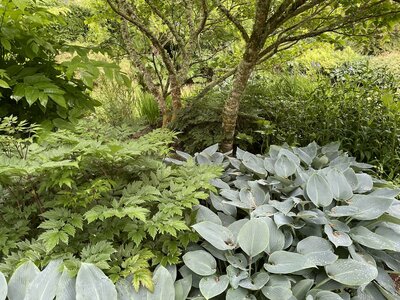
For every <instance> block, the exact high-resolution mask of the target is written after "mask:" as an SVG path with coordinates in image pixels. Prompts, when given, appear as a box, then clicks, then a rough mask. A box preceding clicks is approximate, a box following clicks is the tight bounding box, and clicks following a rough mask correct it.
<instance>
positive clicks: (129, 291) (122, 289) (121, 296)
mask: <svg viewBox="0 0 400 300" xmlns="http://www.w3.org/2000/svg"><path fill="white" fill-rule="evenodd" d="M129 279H130V280H129ZM115 288H116V289H117V299H118V300H147V290H146V289H145V288H144V287H142V286H141V287H140V288H139V291H137V292H136V291H135V289H134V288H133V285H132V278H131V276H129V277H127V278H122V279H120V280H118V281H117V283H116V284H115ZM56 300H58V299H56Z"/></svg>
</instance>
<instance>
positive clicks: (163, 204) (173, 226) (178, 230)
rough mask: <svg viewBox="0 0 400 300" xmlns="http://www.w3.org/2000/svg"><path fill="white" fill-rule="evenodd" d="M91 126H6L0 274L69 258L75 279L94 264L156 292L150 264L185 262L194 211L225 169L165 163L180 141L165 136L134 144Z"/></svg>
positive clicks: (0, 154)
mask: <svg viewBox="0 0 400 300" xmlns="http://www.w3.org/2000/svg"><path fill="white" fill-rule="evenodd" d="M88 127H89V128H88ZM90 127H91V126H90V125H89V126H88V124H85V123H83V124H82V125H81V126H80V127H79V128H78V129H79V131H78V132H81V134H79V133H74V132H68V131H58V132H53V133H48V132H47V133H40V132H37V128H36V127H29V126H28V127H27V126H26V124H25V123H22V124H21V123H18V122H17V121H16V120H15V118H14V119H10V118H6V119H4V120H3V125H2V126H1V127H0V130H1V131H2V132H1V133H2V135H1V141H0V142H1V143H0V146H1V147H2V151H0V189H1V193H2V201H1V203H0V207H1V209H0V211H1V213H0V224H1V229H0V232H1V239H0V251H1V253H2V254H1V256H0V262H1V265H0V270H1V271H2V272H4V273H5V274H6V275H10V274H11V273H12V272H13V271H14V270H15V268H16V267H17V266H19V265H20V264H21V263H23V262H24V261H27V260H31V261H33V262H34V263H35V264H36V265H38V266H41V267H44V266H46V265H47V263H48V262H49V261H50V260H51V259H62V260H63V265H64V267H65V268H66V269H67V270H68V271H69V273H70V274H76V273H77V272H78V270H79V267H80V264H81V263H82V262H86V263H92V264H94V265H96V266H97V267H98V268H100V269H102V270H104V272H105V273H106V274H107V275H108V276H110V278H111V279H112V280H113V281H117V280H118V279H119V278H120V277H123V278H124V277H127V276H128V275H131V274H134V276H133V278H131V280H132V282H133V284H134V286H135V287H136V288H138V287H139V285H140V284H142V285H145V286H147V287H148V288H150V289H152V281H151V271H150V267H151V266H152V265H154V264H158V263H161V264H163V265H166V264H176V263H178V262H179V261H180V256H181V253H182V250H183V249H184V248H185V247H186V246H187V245H188V243H189V242H191V241H195V240H197V235H196V234H195V233H193V232H191V230H189V227H188V226H189V225H191V224H192V223H191V222H192V220H193V218H194V216H193V212H192V210H191V208H192V206H194V205H196V204H198V203H199V200H201V199H205V198H207V197H208V193H207V191H208V190H212V189H213V187H212V186H211V185H210V184H209V180H210V179H212V178H214V177H215V176H217V175H218V174H219V172H220V171H219V169H220V168H219V167H212V166H197V165H196V164H195V163H194V162H189V163H187V164H185V165H183V166H176V165H172V166H168V165H167V164H165V163H163V162H162V159H163V158H165V157H166V156H167V155H168V153H169V151H170V148H169V145H170V144H171V143H172V141H173V140H174V138H175V134H174V133H172V132H170V131H167V130H156V131H153V132H151V133H150V134H148V135H146V136H143V137H142V138H140V139H137V140H132V139H129V138H126V136H125V137H123V135H124V134H121V136H120V137H118V139H117V138H113V137H112V135H110V134H107V135H104V134H103V135H102V134H101V132H98V131H96V130H95V129H93V128H90ZM122 132H123V131H122ZM115 134H116V135H118V132H115Z"/></svg>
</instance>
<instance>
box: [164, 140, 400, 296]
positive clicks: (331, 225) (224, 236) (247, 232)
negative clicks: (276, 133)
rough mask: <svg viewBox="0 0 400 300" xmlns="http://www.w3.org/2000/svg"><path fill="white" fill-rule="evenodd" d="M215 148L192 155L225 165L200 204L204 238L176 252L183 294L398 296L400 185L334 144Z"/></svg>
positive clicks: (199, 219)
mask: <svg viewBox="0 0 400 300" xmlns="http://www.w3.org/2000/svg"><path fill="white" fill-rule="evenodd" d="M216 151H217V146H214V147H211V148H208V149H206V151H203V152H201V153H199V154H197V155H196V158H195V159H196V161H197V162H198V163H199V164H200V165H213V164H221V163H222V164H223V166H224V168H225V172H224V174H223V175H222V176H221V178H220V179H216V180H213V181H212V182H213V185H214V186H215V187H217V188H218V193H211V194H210V199H209V201H208V202H207V203H206V205H199V206H198V207H197V216H196V218H197V223H196V224H195V225H193V229H194V230H195V231H196V232H197V233H198V234H199V235H200V236H201V237H202V238H203V239H202V241H201V242H200V243H198V244H196V245H192V246H191V248H189V251H187V252H186V253H185V254H184V255H183V262H184V264H185V265H184V266H183V267H182V268H181V269H180V270H179V271H180V274H181V276H182V278H183V279H181V280H185V279H187V286H185V288H186V289H185V295H186V294H189V295H190V296H191V297H194V298H195V299H225V298H226V299H232V300H233V299H270V300H275V299H276V300H278V299H279V300H281V299H290V300H295V299H298V300H300V299H307V300H312V299H321V300H322V299H324V300H325V299H339V300H340V299H345V300H346V299H399V294H398V293H397V292H396V290H395V287H394V283H393V280H392V279H391V277H390V274H391V273H393V274H399V272H400V267H399V266H400V256H399V254H400V244H399V241H400V211H399V207H400V201H399V200H397V199H396V197H397V196H398V194H399V193H400V191H399V190H396V189H393V188H390V186H389V184H387V183H385V182H383V181H381V180H377V179H375V178H373V177H372V176H371V175H370V174H369V173H370V169H371V167H372V166H370V165H367V164H363V163H358V162H356V160H355V159H354V158H352V157H349V156H348V155H347V154H346V153H343V152H341V151H339V145H338V144H329V145H327V146H324V147H320V146H318V145H317V144H316V143H311V144H309V145H308V146H307V147H303V148H294V147H288V146H284V147H277V146H272V147H270V150H269V154H268V155H266V156H260V155H254V154H251V153H249V152H245V151H242V150H240V149H238V150H237V153H236V157H229V156H226V157H224V156H223V154H221V153H218V152H216ZM181 155H182V157H184V158H187V157H188V156H187V155H186V154H182V153H181ZM189 159H190V158H189ZM190 281H191V283H192V287H191V288H189V285H190ZM181 282H182V281H181ZM189 289H190V290H191V291H190V292H189ZM194 298H193V299H194ZM163 299H164V298H163ZM165 299H173V298H165ZM176 299H185V298H179V297H178V298H176Z"/></svg>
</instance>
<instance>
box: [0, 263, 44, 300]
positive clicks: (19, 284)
mask: <svg viewBox="0 0 400 300" xmlns="http://www.w3.org/2000/svg"><path fill="white" fill-rule="evenodd" d="M39 273H40V271H39V269H38V268H37V267H36V266H35V264H34V263H33V262H31V261H28V262H26V263H24V264H22V265H21V266H19V267H18V268H17V269H16V270H15V272H14V274H13V275H12V276H11V279H10V281H9V283H8V294H7V296H8V298H9V299H10V300H20V299H24V298H25V294H26V290H27V289H28V286H29V285H30V284H31V282H32V281H33V280H34V279H35V278H36V276H38V275H39Z"/></svg>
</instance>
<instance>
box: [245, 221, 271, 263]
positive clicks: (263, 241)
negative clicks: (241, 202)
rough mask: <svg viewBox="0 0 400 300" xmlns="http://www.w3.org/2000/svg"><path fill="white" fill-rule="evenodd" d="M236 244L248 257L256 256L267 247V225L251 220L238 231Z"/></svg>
mask: <svg viewBox="0 0 400 300" xmlns="http://www.w3.org/2000/svg"><path fill="white" fill-rule="evenodd" d="M238 243H239V246H240V247H241V248H242V250H243V251H244V252H245V253H246V254H247V255H249V256H256V255H257V254H260V253H261V252H263V251H264V250H265V249H267V247H268V243H269V230H268V225H267V224H266V223H265V222H264V221H262V220H259V219H251V220H250V221H248V222H247V223H246V224H244V225H243V227H242V229H240V231H239V235H238Z"/></svg>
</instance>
